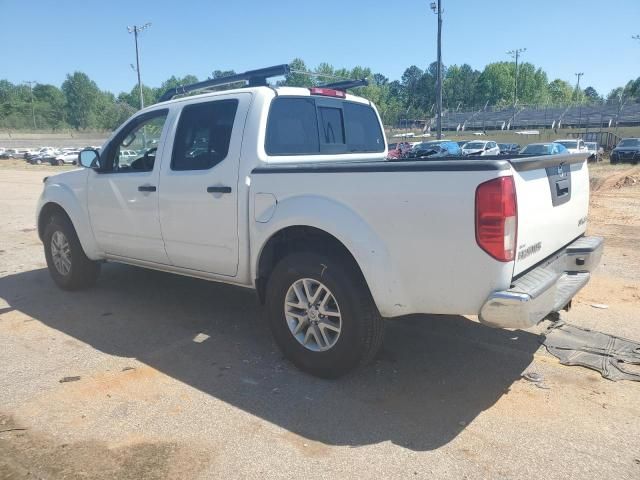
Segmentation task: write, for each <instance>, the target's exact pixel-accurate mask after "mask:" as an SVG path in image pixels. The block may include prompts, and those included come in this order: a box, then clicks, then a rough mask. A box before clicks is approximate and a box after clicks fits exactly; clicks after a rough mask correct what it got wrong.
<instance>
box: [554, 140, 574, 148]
mask: <svg viewBox="0 0 640 480" xmlns="http://www.w3.org/2000/svg"><path fill="white" fill-rule="evenodd" d="M554 143H559V144H560V145H562V146H564V147H566V148H578V142H572V141H566V142H554Z"/></svg>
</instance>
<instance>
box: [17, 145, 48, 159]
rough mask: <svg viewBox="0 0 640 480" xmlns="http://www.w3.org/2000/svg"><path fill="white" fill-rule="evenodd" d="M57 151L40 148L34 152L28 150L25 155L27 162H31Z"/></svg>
mask: <svg viewBox="0 0 640 480" xmlns="http://www.w3.org/2000/svg"><path fill="white" fill-rule="evenodd" d="M54 151H55V149H54V148H53V147H42V148H38V149H34V150H28V151H27V152H26V153H25V154H24V158H25V159H26V160H31V158H33V157H35V156H37V155H40V156H44V155H47V154H53V153H54Z"/></svg>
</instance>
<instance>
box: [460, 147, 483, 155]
mask: <svg viewBox="0 0 640 480" xmlns="http://www.w3.org/2000/svg"><path fill="white" fill-rule="evenodd" d="M482 152H484V149H482V148H463V149H462V153H463V154H464V155H473V154H474V153H482Z"/></svg>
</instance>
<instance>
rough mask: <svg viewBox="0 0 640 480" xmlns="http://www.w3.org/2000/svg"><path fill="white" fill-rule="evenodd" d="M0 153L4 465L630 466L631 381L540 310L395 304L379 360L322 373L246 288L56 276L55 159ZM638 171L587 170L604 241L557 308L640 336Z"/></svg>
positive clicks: (113, 472)
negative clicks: (80, 283) (515, 323)
mask: <svg viewBox="0 0 640 480" xmlns="http://www.w3.org/2000/svg"><path fill="white" fill-rule="evenodd" d="M1 162H2V161H0V479H23V478H24V479H26V478H29V479H31V478H45V479H58V478H66V479H76V478H98V479H114V478H124V479H146V478H153V479H155V478H185V479H195V478H203V479H204V478H256V479H262V478H307V479H312V478H322V479H326V478H345V477H354V478H376V479H379V478H429V479H431V478H445V479H448V478H451V479H461V478H473V479H475V478H478V479H481V478H492V479H495V478H513V479H521V478H528V479H556V478H557V479H560V478H594V479H595V478H616V479H626V478H628V479H638V478H640V403H639V402H638V399H640V383H633V382H617V383H615V382H611V381H608V380H605V379H603V378H601V377H600V375H599V374H598V373H596V372H593V371H590V370H587V369H584V368H581V367H567V366H563V365H560V364H559V363H558V361H557V360H556V359H555V358H554V357H552V356H551V355H549V354H548V353H546V351H545V350H544V347H540V340H541V339H540V335H539V333H540V332H541V331H542V330H543V328H544V327H545V326H546V325H545V324H546V322H544V323H543V324H541V325H540V326H538V327H537V328H536V329H534V330H532V331H503V330H492V329H489V328H486V327H484V326H482V325H480V324H478V323H477V322H476V321H474V320H473V319H466V318H463V317H443V316H413V317H410V318H405V319H401V320H396V321H393V322H389V328H388V331H387V333H388V335H387V337H386V343H385V347H384V350H383V352H382V353H381V355H380V356H379V358H378V359H377V361H376V363H375V364H373V365H371V366H369V367H367V368H364V369H361V370H359V371H357V372H355V373H354V374H352V375H349V376H348V377H346V378H343V379H340V380H338V381H323V380H318V379H315V378H313V377H310V376H307V375H304V374H302V373H300V372H299V371H297V370H296V369H295V368H293V367H291V366H290V365H289V364H288V363H287V362H286V361H285V360H283V359H282V357H281V355H280V354H279V352H278V351H277V349H276V347H275V345H274V343H273V342H272V340H271V338H270V336H269V332H268V330H267V327H266V324H265V322H263V319H262V315H263V313H262V310H261V308H260V306H259V304H258V302H257V300H256V298H255V295H254V294H253V292H252V291H250V290H245V289H241V288H235V287H230V286H225V285H217V284H213V283H208V282H204V281H200V280H195V279H190V278H183V277H179V276H172V275H168V274H161V273H157V272H152V271H146V270H143V269H138V268H134V267H129V266H123V265H115V264H108V265H105V268H104V269H103V274H102V276H101V278H100V280H99V282H98V286H97V287H96V288H94V289H92V290H90V291H86V292H77V293H67V292H62V291H60V290H58V289H57V288H56V287H55V286H54V285H53V282H52V281H51V280H50V278H49V275H48V273H47V271H46V269H45V262H44V255H43V253H42V245H41V244H40V241H39V239H38V237H37V233H36V231H35V219H34V209H35V202H36V199H37V196H38V195H39V192H40V191H41V188H42V181H41V180H42V177H43V176H45V175H50V174H51V172H54V171H56V170H55V167H39V168H23V167H22V166H17V165H15V164H11V163H1ZM634 176H635V178H640V168H637V167H636V168H631V167H609V165H599V166H597V167H595V168H594V171H593V177H594V178H593V180H592V186H593V189H594V194H593V201H592V210H591V218H590V224H589V229H590V231H591V233H594V234H600V235H604V236H606V241H607V244H606V251H605V256H604V258H603V264H602V265H601V267H600V269H599V270H598V272H597V273H596V275H595V276H594V278H593V279H592V282H591V283H590V284H589V285H588V287H587V288H586V289H585V290H584V291H583V292H581V293H580V295H579V297H578V298H577V301H575V302H574V308H573V310H572V311H571V312H570V313H569V314H566V315H564V314H563V317H564V318H565V319H566V320H567V321H569V322H571V323H574V324H577V325H581V326H586V327H589V328H594V329H598V330H601V331H604V332H608V333H612V334H615V335H619V336H623V337H627V338H631V339H634V340H640V322H639V321H638V320H639V319H640V318H639V316H640V315H639V313H638V312H639V307H640V185H639V184H635V185H633V184H632V183H633V182H632V181H625V179H626V178H633V177H634ZM593 303H602V304H606V305H608V308H607V309H597V308H594V307H592V306H591V305H592V304H593ZM526 371H533V372H536V373H539V374H541V375H543V377H544V386H545V387H546V388H539V387H538V386H536V385H535V384H533V383H531V382H528V381H526V380H524V379H522V378H521V375H522V374H523V372H526Z"/></svg>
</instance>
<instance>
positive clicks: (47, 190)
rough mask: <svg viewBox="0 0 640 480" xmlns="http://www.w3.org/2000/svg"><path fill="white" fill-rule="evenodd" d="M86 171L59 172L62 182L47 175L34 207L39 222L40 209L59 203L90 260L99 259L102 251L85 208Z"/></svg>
mask: <svg viewBox="0 0 640 480" xmlns="http://www.w3.org/2000/svg"><path fill="white" fill-rule="evenodd" d="M86 173H87V171H86V170H85V169H82V170H73V171H71V172H65V173H63V174H60V175H61V176H64V182H63V183H60V182H57V181H56V177H57V176H58V175H55V176H52V177H49V178H48V179H47V180H46V182H45V187H44V190H43V192H42V194H41V195H40V199H39V200H38V207H37V209H36V212H37V214H36V215H37V217H36V221H37V222H38V223H37V224H39V220H40V214H41V213H42V209H43V208H44V207H45V206H46V205H47V204H50V203H55V204H57V205H59V206H60V207H61V208H62V209H63V210H64V211H65V212H66V213H67V215H68V216H69V218H70V219H71V223H72V224H73V228H75V230H76V233H77V234H78V239H79V240H80V244H81V245H82V248H83V250H84V253H85V255H87V257H89V258H90V259H91V260H101V259H102V258H103V256H102V252H101V251H100V249H99V248H98V244H97V243H96V240H95V237H94V235H93V230H92V228H91V222H90V219H89V212H88V210H87V202H86V195H87V190H86V188H87V175H86Z"/></svg>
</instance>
